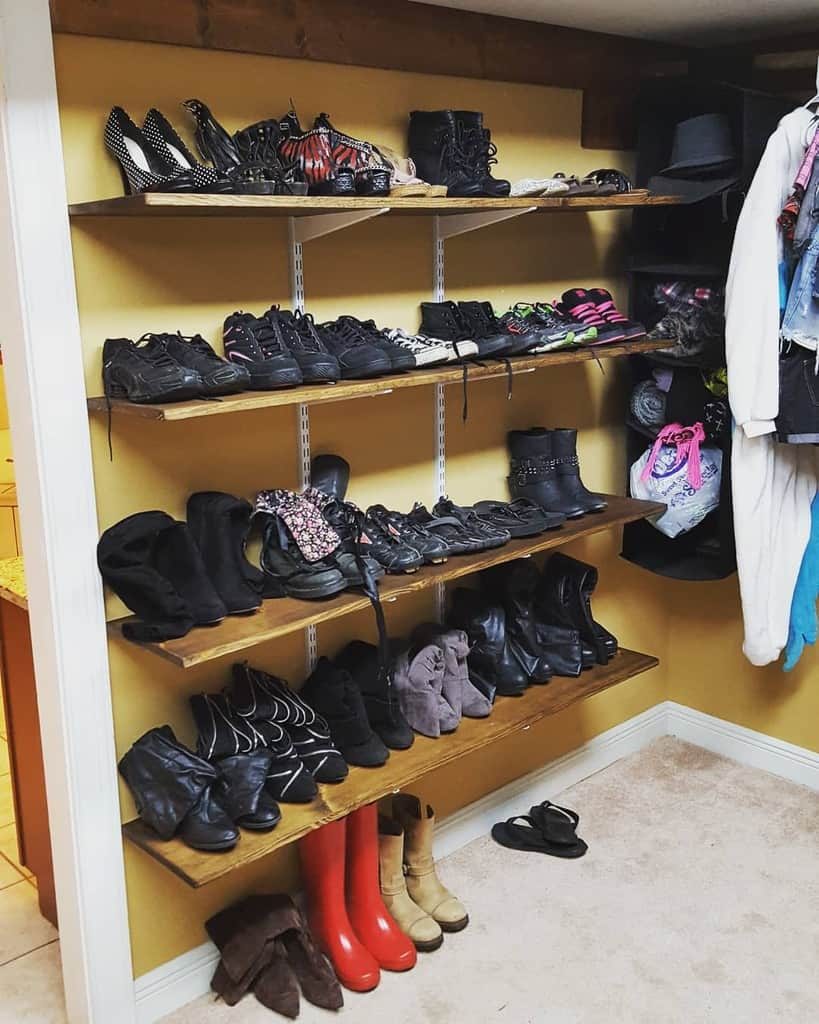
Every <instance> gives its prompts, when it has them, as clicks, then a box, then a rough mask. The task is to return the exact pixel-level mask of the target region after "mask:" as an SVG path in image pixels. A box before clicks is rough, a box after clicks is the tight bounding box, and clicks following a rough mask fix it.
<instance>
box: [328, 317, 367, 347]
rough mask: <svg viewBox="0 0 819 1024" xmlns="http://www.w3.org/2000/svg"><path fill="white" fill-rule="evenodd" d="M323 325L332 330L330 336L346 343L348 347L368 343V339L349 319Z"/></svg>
mask: <svg viewBox="0 0 819 1024" xmlns="http://www.w3.org/2000/svg"><path fill="white" fill-rule="evenodd" d="M322 327H323V328H324V329H325V330H326V331H329V332H330V336H331V337H332V338H334V339H336V340H338V341H340V342H342V344H344V345H346V346H347V347H348V348H358V347H359V346H361V345H366V344H367V340H366V339H365V338H364V336H363V335H362V334H361V332H360V331H358V330H357V329H356V328H355V327H354V326H353V325H352V324H351V323H350V322H349V321H346V320H345V321H341V320H335V321H332V320H331V321H330V322H329V323H326V324H322Z"/></svg>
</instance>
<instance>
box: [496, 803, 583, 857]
mask: <svg viewBox="0 0 819 1024" xmlns="http://www.w3.org/2000/svg"><path fill="white" fill-rule="evenodd" d="M521 822H526V824H525V825H524V824H519V823H521ZM492 838H493V839H494V840H495V842H496V843H500V845H501V846H505V847H506V848H507V849H509V850H523V851H526V852H531V853H547V854H549V855H550V856H551V857H563V858H565V859H574V858H576V857H582V856H583V854H584V853H585V852H586V850H588V846H587V845H586V844H585V843H584V842H583V840H582V839H576V840H575V842H574V843H571V844H567V843H560V842H558V843H556V842H553V841H552V840H550V839H546V837H545V836H544V835H543V833H542V832H541V831H540V829H539V828H538V827H537V825H536V824H535V823H534V822H533V821H532V819H531V817H530V816H529V815H528V814H516V815H515V816H514V817H512V818H507V819H506V821H501V822H498V824H497V825H493V826H492Z"/></svg>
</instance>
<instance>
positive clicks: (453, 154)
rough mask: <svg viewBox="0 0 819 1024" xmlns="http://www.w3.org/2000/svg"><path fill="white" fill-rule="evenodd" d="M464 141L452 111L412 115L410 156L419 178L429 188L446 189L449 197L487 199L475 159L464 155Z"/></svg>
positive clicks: (417, 112)
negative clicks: (478, 197) (443, 187)
mask: <svg viewBox="0 0 819 1024" xmlns="http://www.w3.org/2000/svg"><path fill="white" fill-rule="evenodd" d="M470 139H471V137H470ZM464 141H465V140H464V132H463V129H462V128H460V127H459V126H458V124H457V123H456V120H455V114H454V113H453V111H451V110H413V111H411V113H410V123H409V155H410V157H411V158H412V160H413V161H414V162H415V167H416V169H417V171H418V177H419V178H422V179H423V180H424V181H426V182H429V184H430V185H446V187H447V195H448V196H454V197H460V198H474V197H476V196H484V195H487V193H486V192H485V191H484V188H485V186H484V181H483V177H482V175H481V174H479V173H478V172H477V171H476V169H475V166H474V156H472V155H471V154H470V153H469V152H467V150H466V148H465V146H464Z"/></svg>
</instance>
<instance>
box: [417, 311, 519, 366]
mask: <svg viewBox="0 0 819 1024" xmlns="http://www.w3.org/2000/svg"><path fill="white" fill-rule="evenodd" d="M460 305H461V304H458V303H455V302H422V303H421V333H422V334H426V335H428V336H430V337H433V338H441V339H442V340H443V341H448V342H450V343H451V344H453V345H454V347H455V350H456V351H457V353H458V357H459V359H468V358H470V356H475V355H477V356H478V357H479V358H481V357H484V356H492V355H498V354H500V353H502V352H503V351H504V350H505V349H506V348H507V346H508V344H509V339H508V338H504V337H497V338H495V339H490V338H489V336H488V334H487V335H483V334H481V335H480V336H476V334H475V330H474V328H473V325H472V324H471V323H468V322H467V319H466V317H465V316H464V314H463V311H462V309H461V308H460ZM468 348H469V349H471V351H469V354H467V349H468Z"/></svg>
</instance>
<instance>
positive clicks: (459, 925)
mask: <svg viewBox="0 0 819 1024" xmlns="http://www.w3.org/2000/svg"><path fill="white" fill-rule="evenodd" d="M437 924H438V927H439V928H440V929H441V931H442V932H447V934H449V935H452V934H454V933H455V932H462V931H463V930H464V928H466V926H467V925H468V924H469V914H467V915H466V917H463V918H461V920H460V921H447V922H443V921H438V922H437Z"/></svg>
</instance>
